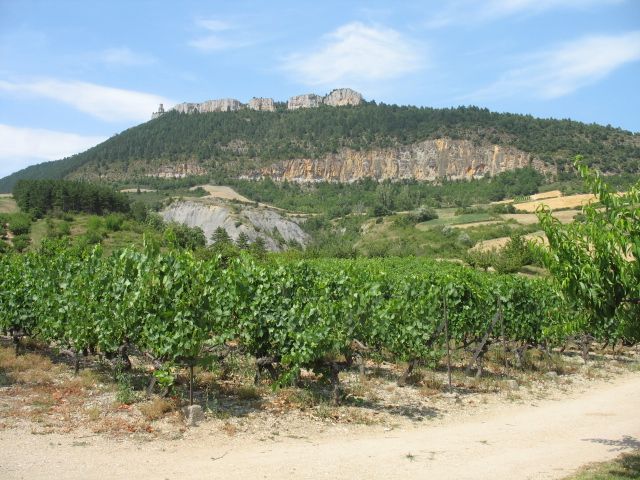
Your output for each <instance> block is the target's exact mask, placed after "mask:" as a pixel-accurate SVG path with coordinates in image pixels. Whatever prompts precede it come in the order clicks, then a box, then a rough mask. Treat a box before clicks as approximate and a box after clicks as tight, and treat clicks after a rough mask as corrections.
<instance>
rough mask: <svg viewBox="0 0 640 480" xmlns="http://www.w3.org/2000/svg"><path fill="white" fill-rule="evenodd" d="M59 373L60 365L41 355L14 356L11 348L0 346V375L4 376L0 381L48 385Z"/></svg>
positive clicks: (25, 354)
mask: <svg viewBox="0 0 640 480" xmlns="http://www.w3.org/2000/svg"><path fill="white" fill-rule="evenodd" d="M59 373H60V367H59V366H56V365H54V364H53V363H52V362H51V360H49V359H48V358H46V357H43V356H42V355H37V354H35V353H24V354H22V355H18V356H17V357H16V355H15V352H14V350H13V349H12V348H6V347H0V377H4V378H3V379H2V378H0V382H4V383H6V384H11V383H21V384H38V385H48V384H51V383H53V381H54V377H55V376H56V375H57V374H59Z"/></svg>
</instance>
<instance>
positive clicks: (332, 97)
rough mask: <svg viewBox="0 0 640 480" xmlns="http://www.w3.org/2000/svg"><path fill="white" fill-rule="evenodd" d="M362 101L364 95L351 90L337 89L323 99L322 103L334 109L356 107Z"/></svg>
mask: <svg viewBox="0 0 640 480" xmlns="http://www.w3.org/2000/svg"><path fill="white" fill-rule="evenodd" d="M362 101H363V99H362V95H361V94H360V93H358V92H356V91H355V90H352V89H350V88H336V89H335V90H332V91H331V93H329V94H328V95H326V96H325V97H324V98H323V99H322V103H324V104H325V105H329V106H332V107H344V106H346V105H352V106H356V105H360V104H361V103H362Z"/></svg>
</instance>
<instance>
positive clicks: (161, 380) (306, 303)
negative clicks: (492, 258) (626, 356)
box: [0, 243, 625, 402]
mask: <svg viewBox="0 0 640 480" xmlns="http://www.w3.org/2000/svg"><path fill="white" fill-rule="evenodd" d="M0 278H2V279H3V281H2V289H1V291H0V330H1V331H5V332H7V333H8V334H9V335H11V336H12V337H13V339H14V342H15V344H16V352H17V351H18V348H19V345H20V338H21V337H23V336H29V337H33V338H35V339H37V340H39V341H43V342H45V343H47V344H50V345H53V346H54V347H56V348H58V349H60V350H66V351H69V352H72V353H73V354H75V356H76V358H77V359H79V358H81V356H82V355H85V356H86V355H100V356H101V357H104V358H106V359H111V360H112V361H113V364H114V365H118V368H130V366H131V364H130V361H129V355H130V354H133V353H135V354H137V355H142V356H144V357H145V358H148V359H150V360H151V361H152V362H153V364H154V366H155V372H154V375H153V376H152V377H151V383H150V387H151V388H153V386H154V385H156V384H157V385H160V386H161V387H163V388H165V389H166V388H169V387H170V386H171V384H172V382H173V380H174V376H173V373H172V372H174V371H175V368H176V367H190V369H191V372H193V367H194V366H195V365H204V364H209V365H210V364H211V362H216V361H221V360H222V359H223V358H224V357H225V355H226V354H228V352H229V351H230V350H232V349H235V350H240V351H242V352H243V353H244V354H246V355H250V356H251V357H252V358H254V360H255V366H256V380H258V379H260V376H261V374H263V373H266V372H268V373H269V374H270V375H271V377H272V379H273V381H274V385H285V384H291V383H295V382H296V380H297V379H298V377H299V374H300V372H301V370H302V369H307V370H313V371H314V372H316V373H318V374H322V376H323V378H324V379H328V381H329V382H330V384H331V385H332V388H333V394H334V400H335V401H336V402H337V401H339V399H340V385H339V373H340V372H341V371H343V370H345V369H349V368H358V367H360V368H362V365H363V362H365V360H367V359H380V358H384V359H386V360H389V361H393V362H407V363H408V369H407V372H406V373H405V376H406V375H408V374H409V373H411V370H412V369H413V368H414V367H415V366H416V365H418V364H420V363H429V364H434V363H437V362H439V361H440V360H444V359H445V358H448V355H447V352H448V351H450V350H449V349H467V350H468V351H469V352H470V353H471V358H472V362H471V363H470V364H469V366H468V371H469V372H471V371H472V370H474V369H475V372H476V374H477V375H480V374H481V373H482V365H483V363H482V361H483V356H484V354H485V353H486V352H487V349H488V347H489V345H491V344H492V343H498V344H499V345H500V346H501V347H502V348H504V350H505V355H507V354H510V355H511V356H512V357H511V358H513V363H514V364H516V365H517V364H518V363H519V360H520V359H521V358H522V354H523V353H524V351H525V350H526V349H527V348H541V349H543V350H544V351H545V352H548V351H549V349H550V348H552V347H554V346H559V345H562V344H563V343H564V342H566V341H567V339H568V338H570V337H576V338H588V339H590V338H596V339H599V340H604V341H611V340H618V339H620V338H623V339H624V332H625V324H624V322H616V323H611V322H610V323H608V324H607V325H608V327H606V328H605V327H604V326H603V327H602V328H601V329H597V331H585V330H584V325H586V323H584V322H583V321H582V320H581V319H582V318H583V316H582V315H581V312H579V311H576V310H575V309H573V308H572V307H571V306H570V305H567V304H566V303H564V302H563V300H562V298H561V297H560V296H559V295H558V294H556V293H555V291H554V289H553V288H552V285H551V284H550V283H549V282H548V281H547V280H545V279H528V278H524V277H518V276H507V275H497V274H491V273H484V272H477V271H473V270H470V269H468V268H463V267H460V266H457V265H449V264H443V263H437V262H430V261H426V260H418V259H384V260H363V259H359V260H333V259H332V260H326V259H325V260H308V261H303V262H295V263H294V262H286V261H279V262H278V261H274V262H271V263H260V262H257V261H256V260H254V259H252V258H250V257H240V258H237V259H234V260H232V261H229V262H228V263H226V264H225V263H224V262H223V260H222V259H221V258H219V257H218V258H213V259H199V258H196V257H194V255H193V254H192V253H191V252H188V251H179V250H176V251H168V252H161V251H160V250H159V249H158V248H156V247H153V246H148V245H147V246H146V247H145V248H144V249H141V250H133V249H126V250H122V251H119V252H116V253H114V254H112V255H110V256H105V255H103V254H102V251H101V249H100V248H99V247H95V248H94V249H92V250H75V249H70V248H68V247H64V246H61V245H59V244H56V243H45V244H44V246H43V247H42V248H41V250H40V251H38V252H34V253H29V254H24V255H19V254H15V255H4V256H2V257H0ZM589 325H593V324H589ZM591 328H592V327H591ZM578 336H581V337H578ZM587 348H588V347H587ZM587 353H588V350H587ZM401 381H402V379H401Z"/></svg>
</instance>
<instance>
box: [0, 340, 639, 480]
mask: <svg viewBox="0 0 640 480" xmlns="http://www.w3.org/2000/svg"><path fill="white" fill-rule="evenodd" d="M490 353H491V355H490V356H489V358H488V359H487V374H486V376H485V377H484V378H482V379H474V378H470V377H466V376H465V375H464V373H463V372H462V371H461V369H460V367H461V366H462V364H463V362H464V359H462V358H457V359H455V360H456V361H455V362H454V376H453V390H452V391H449V390H448V389H447V388H445V386H444V385H445V378H446V375H445V372H444V371H443V370H442V368H441V367H440V368H438V369H436V370H431V369H420V370H419V371H418V372H416V373H415V374H414V375H413V376H412V377H410V382H409V384H408V385H407V386H406V387H399V386H398V385H397V383H396V380H397V378H398V375H399V373H400V372H401V371H402V366H397V365H392V364H386V363H380V364H372V363H370V364H368V365H367V371H366V377H364V378H361V377H360V376H359V375H358V374H357V373H355V372H348V373H343V374H342V375H341V381H342V383H343V384H344V390H345V400H344V402H343V404H342V405H341V406H333V405H331V404H330V403H329V402H327V401H325V400H322V398H321V397H322V392H319V391H318V390H317V389H314V387H313V384H315V383H318V382H317V381H315V382H314V378H313V377H314V376H313V374H312V373H311V372H308V373H307V375H306V378H305V381H308V382H309V388H306V389H298V388H286V389H281V390H278V391H273V390H272V389H271V388H270V387H268V385H265V384H263V385H260V386H258V387H253V386H252V385H251V384H250V382H247V379H248V372H245V373H243V368H244V367H243V366H242V365H239V366H236V371H235V373H232V374H226V375H222V374H220V373H216V374H214V373H209V372H204V371H203V372H199V374H198V382H199V383H198V385H199V396H198V397H197V398H198V401H199V403H200V404H202V405H204V406H205V412H206V418H205V420H204V421H203V422H201V423H200V424H199V425H198V426H197V427H186V425H185V423H184V420H183V418H182V415H181V413H180V411H179V409H177V408H176V405H177V403H176V404H175V405H174V404H172V403H171V402H173V400H171V399H162V398H160V397H157V396H154V397H153V398H151V399H150V400H145V399H144V398H143V396H142V393H141V392H134V393H135V395H137V397H136V398H135V401H134V403H132V404H131V405H126V404H123V403H121V402H119V401H117V398H118V394H119V393H118V387H117V386H116V385H115V384H114V383H113V382H112V381H110V379H109V378H108V377H107V376H105V374H103V373H101V372H100V371H99V370H98V369H96V368H92V369H86V370H84V371H82V372H81V373H80V375H77V376H75V375H73V372H72V369H71V367H70V366H68V365H67V364H65V363H64V362H61V361H60V359H57V358H51V356H47V355H41V354H38V353H27V354H26V355H22V356H20V357H18V358H17V359H16V358H15V357H12V356H11V355H12V352H11V351H10V350H9V349H8V348H2V349H0V451H2V452H3V455H2V462H0V478H3V479H4V478H7V479H13V478H29V479H40V478H42V479H44V478H61V479H65V478H104V477H105V476H106V475H107V472H108V476H110V477H111V476H114V477H116V478H118V477H120V478H140V479H144V478H154V479H155V478H187V479H188V478H218V477H220V478H222V477H224V478H296V479H306V478H387V479H389V478H391V479H394V478H403V479H406V478H409V479H411V478H427V477H428V478H456V479H458V478H460V479H464V478H474V479H478V478H492V479H501V478H505V479H506V478H562V477H563V476H565V475H567V474H569V473H571V472H572V471H574V470H575V469H577V468H579V467H580V466H581V465H584V464H586V463H589V462H592V461H601V460H607V459H610V458H614V457H615V456H617V455H618V454H619V452H620V451H623V450H628V449H632V448H634V447H635V448H638V446H639V445H640V440H639V439H640V421H639V420H638V418H637V399H638V398H639V396H640V373H638V372H639V369H638V356H637V354H636V353H635V352H633V351H627V352H626V353H625V355H623V356H619V355H616V356H615V357H614V356H612V355H610V354H605V353H604V352H600V353H599V354H597V355H593V356H592V361H591V362H590V363H589V364H588V365H587V366H584V365H582V363H581V362H582V361H581V360H579V359H578V356H577V355H575V352H568V354H566V355H563V356H559V355H554V357H553V359H545V358H543V356H541V355H539V354H538V353H537V352H532V355H531V357H530V358H529V360H528V366H527V368H525V369H524V370H515V369H513V368H510V369H509V370H505V369H504V366H503V364H502V359H501V357H500V355H499V352H497V351H493V352H490ZM10 354H11V355H10ZM136 363H137V362H136ZM136 369H137V370H136V371H138V372H139V371H141V370H143V365H141V364H140V365H136ZM549 369H552V370H553V371H554V372H556V373H558V374H559V375H547V374H546V373H544V372H546V371H547V370H549ZM513 381H515V384H514V383H513ZM207 382H209V383H207ZM206 384H208V385H210V386H211V387H212V388H213V386H215V389H212V390H211V391H208V390H207V393H206V396H205V395H203V393H202V390H203V388H204V387H203V386H202V385H206ZM175 401H176V402H179V401H180V400H179V399H177V400H175Z"/></svg>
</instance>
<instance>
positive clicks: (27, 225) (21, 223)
mask: <svg viewBox="0 0 640 480" xmlns="http://www.w3.org/2000/svg"><path fill="white" fill-rule="evenodd" d="M7 223H8V225H9V231H10V232H11V233H13V234H14V235H26V234H28V233H29V232H30V231H31V217H30V216H29V215H27V214H25V213H14V214H13V215H11V216H10V217H9V220H8V222H7Z"/></svg>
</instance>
